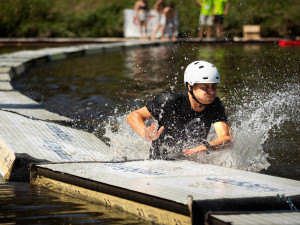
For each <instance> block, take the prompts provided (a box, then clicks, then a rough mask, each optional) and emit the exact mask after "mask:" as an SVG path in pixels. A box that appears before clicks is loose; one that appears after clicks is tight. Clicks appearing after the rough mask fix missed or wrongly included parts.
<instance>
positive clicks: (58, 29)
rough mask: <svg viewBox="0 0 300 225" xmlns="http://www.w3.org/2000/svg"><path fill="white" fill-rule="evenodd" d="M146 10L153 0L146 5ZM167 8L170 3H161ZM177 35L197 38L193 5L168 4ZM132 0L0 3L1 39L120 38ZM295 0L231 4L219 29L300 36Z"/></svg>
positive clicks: (186, 1) (185, 0)
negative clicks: (251, 28)
mask: <svg viewBox="0 0 300 225" xmlns="http://www.w3.org/2000/svg"><path fill="white" fill-rule="evenodd" d="M148 2H149V4H150V5H151V6H153V5H154V3H155V0H149V1H148ZM166 2H167V3H168V2H170V1H166ZM173 2H174V3H175V8H176V10H177V11H178V14H179V34H180V36H184V37H186V36H189V37H193V36H196V35H197V33H198V23H199V22H198V21H199V10H200V9H199V6H198V5H197V4H196V0H177V1H173ZM134 3H135V0H109V1H107V0H65V1H61V0H9V1H7V0H0V5H1V8H0V36H1V37H122V35H123V10H124V9H126V8H133V5H134ZM299 10H300V4H299V3H298V0H264V1H258V0H244V1H243V0H239V1H238V0H230V11H229V15H228V16H226V17H225V22H224V27H225V29H226V31H227V35H228V36H234V35H240V34H241V32H242V26H243V25H244V24H260V25H261V27H262V34H263V36H285V35H299V27H300V24H299V21H300V18H299Z"/></svg>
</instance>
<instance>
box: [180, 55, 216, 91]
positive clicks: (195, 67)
mask: <svg viewBox="0 0 300 225" xmlns="http://www.w3.org/2000/svg"><path fill="white" fill-rule="evenodd" d="M219 82H220V75H219V72H218V70H217V68H216V67H215V66H214V65H213V64H211V63H209V62H206V61H195V62H192V63H190V64H189V65H188V66H187V68H186V69H185V72H184V83H185V84H186V83H189V84H190V85H191V86H193V85H194V84H195V83H219Z"/></svg>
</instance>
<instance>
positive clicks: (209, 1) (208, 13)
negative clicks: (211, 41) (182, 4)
mask: <svg viewBox="0 0 300 225" xmlns="http://www.w3.org/2000/svg"><path fill="white" fill-rule="evenodd" d="M196 1H197V3H198V5H200V7H201V9H200V18H199V25H200V26H199V38H200V39H201V38H203V34H204V27H205V26H206V27H207V32H206V37H207V38H210V37H211V27H212V25H213V16H212V13H213V0H196Z"/></svg>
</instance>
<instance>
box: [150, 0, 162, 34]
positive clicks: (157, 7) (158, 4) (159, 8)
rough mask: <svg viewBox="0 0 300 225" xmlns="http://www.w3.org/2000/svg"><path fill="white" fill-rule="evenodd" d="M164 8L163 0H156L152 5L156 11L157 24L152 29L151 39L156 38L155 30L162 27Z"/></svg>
mask: <svg viewBox="0 0 300 225" xmlns="http://www.w3.org/2000/svg"><path fill="white" fill-rule="evenodd" d="M164 8H165V2H164V0H157V1H156V3H155V5H154V9H155V10H156V11H157V14H158V24H157V26H156V28H155V29H154V31H153V33H152V37H151V39H152V40H156V34H157V32H158V31H159V30H160V29H162V28H163V26H164V24H165V21H166V18H165V15H164V13H163V12H164Z"/></svg>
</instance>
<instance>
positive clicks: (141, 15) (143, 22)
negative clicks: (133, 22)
mask: <svg viewBox="0 0 300 225" xmlns="http://www.w3.org/2000/svg"><path fill="white" fill-rule="evenodd" d="M134 10H135V18H136V19H137V20H138V21H139V27H140V34H141V39H142V40H147V39H148V34H147V20H148V15H149V6H148V2H147V1H146V0H138V1H136V3H135V5H134ZM143 30H144V32H143Z"/></svg>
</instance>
